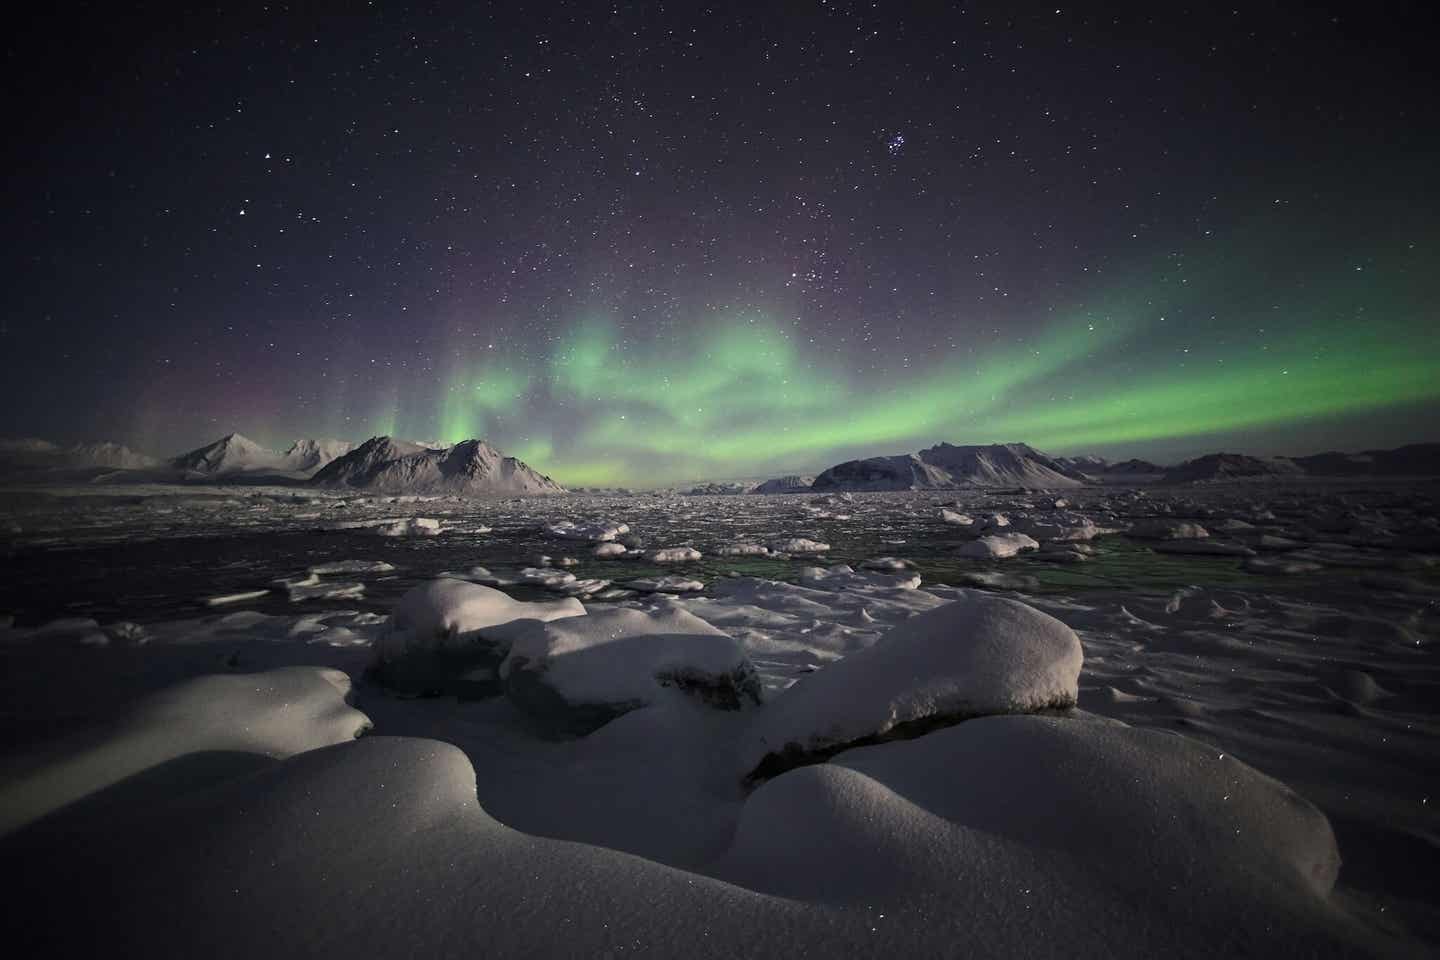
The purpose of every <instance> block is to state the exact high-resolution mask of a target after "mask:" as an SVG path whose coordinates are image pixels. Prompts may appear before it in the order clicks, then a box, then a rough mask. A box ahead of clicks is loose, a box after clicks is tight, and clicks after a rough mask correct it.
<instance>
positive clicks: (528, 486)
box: [313, 437, 565, 496]
mask: <svg viewBox="0 0 1440 960" xmlns="http://www.w3.org/2000/svg"><path fill="white" fill-rule="evenodd" d="M313 482H314V483H315V484H316V485H318V486H322V487H332V488H334V487H348V488H359V489H364V490H373V491H378V492H383V493H406V494H424V493H429V494H436V493H447V494H455V495H460V496H487V495H494V494H557V493H564V492H565V490H564V488H563V487H561V486H560V485H559V484H557V483H555V482H554V481H553V480H551V479H550V478H549V477H547V476H544V475H542V474H540V473H538V472H536V471H535V470H532V469H531V468H530V467H529V466H528V465H527V464H525V463H523V462H522V461H520V460H516V459H515V458H514V457H507V456H505V454H503V453H501V452H500V451H499V450H497V449H495V448H494V447H492V446H491V445H490V444H488V443H486V442H485V441H484V440H466V441H463V442H461V443H457V444H454V445H452V446H447V447H443V448H441V449H433V448H430V447H428V446H424V445H420V444H413V443H405V442H404V441H396V440H393V439H391V438H390V437H372V438H371V439H369V440H367V441H365V443H363V444H361V445H360V446H359V447H356V448H355V449H354V450H351V451H350V452H349V453H346V454H344V455H343V456H340V457H337V458H336V459H334V460H332V461H331V462H330V463H328V464H326V465H325V466H324V467H323V468H321V469H320V470H319V471H318V472H317V473H316V474H315V476H314V477H313Z"/></svg>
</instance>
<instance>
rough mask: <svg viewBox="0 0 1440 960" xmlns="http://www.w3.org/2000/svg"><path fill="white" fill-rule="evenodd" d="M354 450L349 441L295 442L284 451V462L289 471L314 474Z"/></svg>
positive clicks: (353, 445)
mask: <svg viewBox="0 0 1440 960" xmlns="http://www.w3.org/2000/svg"><path fill="white" fill-rule="evenodd" d="M354 449H355V444H353V443H351V442H350V441H349V440H296V441H295V442H294V443H292V444H291V445H290V449H289V450H286V451H285V454H284V460H285V463H286V465H287V466H288V468H289V469H291V470H298V471H301V472H302V473H314V472H315V471H316V470H319V469H320V468H321V467H323V466H325V465H326V464H327V463H329V462H330V461H331V460H334V459H336V458H337V457H343V456H345V454H347V453H349V452H350V451H351V450H354Z"/></svg>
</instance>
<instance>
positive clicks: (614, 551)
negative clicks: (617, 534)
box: [595, 543, 625, 560]
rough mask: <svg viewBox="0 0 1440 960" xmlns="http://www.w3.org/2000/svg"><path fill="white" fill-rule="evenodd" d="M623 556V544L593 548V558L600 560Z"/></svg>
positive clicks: (604, 544)
mask: <svg viewBox="0 0 1440 960" xmlns="http://www.w3.org/2000/svg"><path fill="white" fill-rule="evenodd" d="M624 555H625V545H624V544H623V543H602V544H600V545H599V546H598V547H596V548H595V556H596V557H598V558H600V559H602V560H605V559H609V558H611V557H621V556H624Z"/></svg>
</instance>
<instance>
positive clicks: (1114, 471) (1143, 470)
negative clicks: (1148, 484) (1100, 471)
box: [1105, 458, 1165, 477]
mask: <svg viewBox="0 0 1440 960" xmlns="http://www.w3.org/2000/svg"><path fill="white" fill-rule="evenodd" d="M1164 472H1165V468H1164V467H1162V466H1160V465H1159V464H1158V463H1151V462H1150V461H1149V460H1140V459H1135V458H1132V459H1130V460H1122V461H1120V462H1119V463H1111V464H1107V465H1106V467H1105V473H1106V474H1107V475H1109V476H1118V477H1125V476H1151V475H1154V476H1158V475H1160V474H1162V473H1164Z"/></svg>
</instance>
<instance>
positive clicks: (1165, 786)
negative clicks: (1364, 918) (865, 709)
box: [717, 716, 1340, 953]
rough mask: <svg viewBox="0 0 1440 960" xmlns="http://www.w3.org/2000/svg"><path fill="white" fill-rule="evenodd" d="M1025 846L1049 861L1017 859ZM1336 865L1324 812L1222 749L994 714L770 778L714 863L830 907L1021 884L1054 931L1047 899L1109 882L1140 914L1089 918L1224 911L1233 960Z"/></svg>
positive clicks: (1218, 915)
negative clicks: (1254, 931) (1241, 931)
mask: <svg viewBox="0 0 1440 960" xmlns="http://www.w3.org/2000/svg"><path fill="white" fill-rule="evenodd" d="M1121 825H1123V826H1121ZM921 837H923V838H924V840H923V841H918V840H917V838H921ZM1026 849H1028V850H1031V851H1034V852H1037V853H1039V852H1041V851H1043V856H1042V857H1041V858H1040V860H1038V861H1031V860H1028V859H1027V858H1025V857H1023V856H1017V854H1020V852H1021V851H1022V850H1026ZM887 854H888V855H887ZM1339 864H1340V858H1339V855H1338V852H1337V850H1336V846H1335V838H1334V835H1333V833H1332V831H1331V829H1330V825H1329V822H1328V821H1327V820H1326V818H1325V816H1324V815H1323V814H1322V813H1320V811H1318V810H1317V809H1316V808H1315V807H1314V806H1312V805H1311V804H1310V803H1309V802H1307V801H1306V800H1304V799H1302V798H1301V797H1300V796H1298V795H1297V794H1295V793H1294V792H1293V791H1291V790H1290V789H1289V788H1287V787H1286V786H1285V785H1284V784H1281V783H1279V782H1278V781H1276V780H1272V779H1271V778H1269V777H1267V776H1265V775H1263V774H1261V773H1259V772H1258V771H1256V770H1254V769H1252V768H1251V767H1248V766H1246V765H1245V764H1243V763H1241V762H1240V761H1239V760H1236V759H1235V758H1234V757H1232V756H1230V755H1228V754H1227V753H1225V752H1224V751H1222V750H1218V749H1216V748H1214V747H1211V746H1209V745H1208V744H1204V743H1201V742H1199V741H1196V740H1190V739H1187V738H1185V737H1181V736H1178V735H1175V734H1172V733H1169V732H1167V731H1159V730H1148V729H1136V728H1132V727H1128V726H1125V725H1123V724H1119V723H1114V722H1101V721H1094V720H1078V719H1076V720H1071V719H1061V718H1053V717H1032V716H1005V717H987V718H983V719H978V720H975V721H972V722H969V723H965V724H961V725H960V726H957V727H953V728H950V729H947V730H942V731H938V732H935V733H932V734H930V735H928V736H925V737H922V738H920V739H917V740H912V741H909V742H905V743H887V744H884V745H881V746H871V747H865V748H862V749H858V750H854V751H850V752H847V753H845V754H843V755H841V756H839V757H836V758H835V759H834V760H833V761H832V762H830V763H827V764H822V765H819V766H810V767H806V768H803V769H800V770H795V771H792V772H790V773H788V774H786V775H784V776H781V777H778V778H776V779H774V780H772V781H770V782H769V783H767V784H765V785H764V786H762V787H761V788H760V789H759V790H757V791H756V792H755V793H754V795H753V796H751V797H750V799H749V801H748V802H747V804H746V806H745V808H744V810H743V812H742V814H741V818H740V824H739V828H738V830H737V831H736V835H735V841H734V844H733V846H732V848H731V850H730V852H729V854H728V855H727V856H726V857H725V858H724V859H723V860H722V862H721V863H720V864H718V865H717V866H718V870H717V872H718V874H719V875H720V876H722V877H725V878H726V879H730V880H732V881H733V882H737V883H742V884H744V885H746V886H749V887H751V888H753V889H757V890H762V891H764V892H767V893H772V894H775V895H779V896H785V897H792V898H797V899H802V900H824V901H827V902H829V903H831V904H837V905H839V904H857V905H858V904H870V903H873V902H875V900H876V899H878V900H879V901H880V902H881V903H886V902H890V903H895V902H903V901H904V900H906V899H908V898H910V897H912V896H921V895H924V893H925V891H933V890H936V889H939V888H944V889H947V890H956V891H960V890H967V889H974V890H982V889H983V890H993V889H998V888H1007V889H1020V890H1024V892H1025V894H1027V895H1029V896H1027V897H1025V898H1024V899H1025V900H1026V901H1028V902H1027V909H1028V906H1029V902H1033V903H1034V904H1035V906H1036V907H1037V908H1039V907H1041V906H1042V905H1043V907H1044V909H1041V910H1037V912H1036V914H1035V919H1036V920H1037V921H1039V920H1040V918H1041V917H1044V918H1046V919H1045V920H1044V921H1043V922H1045V923H1047V924H1054V923H1055V922H1056V919H1057V918H1056V915H1055V913H1054V911H1055V910H1056V909H1059V904H1058V902H1057V901H1063V900H1068V899H1069V898H1070V896H1078V897H1081V898H1082V899H1087V900H1088V899H1089V898H1092V897H1095V896H1097V895H1099V892H1100V890H1102V889H1104V888H1109V889H1110V890H1111V891H1112V892H1111V894H1110V895H1113V896H1116V897H1118V898H1120V899H1122V900H1128V901H1131V903H1132V905H1133V907H1134V909H1135V911H1136V912H1135V913H1132V914H1129V915H1128V916H1129V917H1130V919H1129V920H1126V919H1122V918H1120V917H1118V916H1117V917H1116V918H1115V919H1114V921H1104V920H1097V922H1099V923H1102V924H1104V923H1108V922H1115V923H1117V924H1118V925H1119V926H1120V927H1122V928H1124V927H1125V926H1126V924H1127V923H1128V924H1131V925H1132V926H1131V927H1130V931H1131V935H1132V936H1133V935H1135V934H1136V933H1138V931H1139V930H1140V929H1142V928H1143V925H1142V927H1134V926H1133V924H1134V923H1135V918H1136V917H1139V916H1150V917H1156V918H1159V917H1163V918H1164V920H1163V924H1162V925H1163V926H1167V927H1168V926H1170V925H1172V924H1177V923H1178V924H1183V925H1187V926H1191V927H1193V928H1195V929H1197V930H1203V929H1204V928H1205V927H1206V925H1207V924H1206V921H1205V919H1204V918H1205V917H1207V916H1208V917H1210V918H1212V919H1211V922H1215V921H1219V926H1218V927H1216V928H1215V933H1214V936H1215V937H1217V938H1218V939H1216V940H1211V945H1212V947H1214V949H1216V950H1217V952H1219V953H1229V952H1232V950H1231V949H1226V948H1224V947H1221V946H1220V943H1221V942H1223V941H1225V940H1226V938H1227V937H1228V936H1229V935H1230V934H1231V933H1232V932H1233V929H1234V927H1233V925H1234V924H1241V925H1253V926H1254V927H1258V928H1262V929H1263V928H1265V927H1267V926H1269V925H1270V924H1271V923H1272V922H1275V921H1276V919H1277V917H1278V916H1288V917H1293V916H1295V914H1296V913H1297V912H1300V913H1302V914H1304V913H1308V914H1309V915H1310V916H1311V917H1313V916H1314V915H1315V914H1316V913H1319V912H1320V911H1322V910H1324V909H1325V907H1326V905H1325V901H1324V898H1325V897H1326V896H1327V895H1328V894H1329V893H1330V891H1331V889H1332V887H1333V885H1334V883H1335V879H1336V874H1337V872H1338V868H1339ZM1036 882H1038V884H1039V886H1038V887H1035V886H1032V884H1033V883H1036ZM1052 885H1055V886H1056V887H1059V888H1060V889H1069V890H1070V891H1071V894H1070V895H1069V896H1065V895H1061V896H1056V895H1055V894H1056V893H1057V892H1058V891H1057V890H1056V889H1054V887H1052ZM1102 896H1103V895H1102ZM1261 904H1272V905H1275V904H1284V907H1283V908H1282V909H1280V910H1277V911H1273V912H1272V911H1271V910H1267V909H1266V908H1264V907H1262V906H1260V905H1261ZM982 912H983V911H982ZM1079 912H1080V913H1082V914H1083V913H1085V912H1086V911H1085V910H1084V908H1080V910H1079ZM962 915H964V916H967V917H973V916H978V915H979V914H972V913H969V912H963V913H962ZM1029 916H1030V915H1029V914H1028V913H1027V917H1029ZM1027 922H1028V921H1027ZM1282 922H1283V921H1282ZM1312 922H1313V921H1312ZM1082 926H1085V927H1086V929H1089V927H1088V924H1082ZM1222 931H1223V932H1222ZM1075 933H1076V931H1074V930H1071V931H1069V932H1068V933H1067V942H1069V943H1071V945H1072V948H1073V943H1074V942H1073V941H1069V940H1068V937H1069V936H1073V935H1075ZM1147 935H1148V936H1155V933H1153V932H1147ZM1195 935H1196V934H1195V933H1193V932H1192V933H1191V934H1190V936H1192V937H1194V936H1195ZM1102 939H1103V938H1102ZM1126 942H1128V943H1131V944H1133V943H1134V942H1135V941H1134V940H1133V939H1129V938H1127V941H1126ZM1196 942H1197V943H1198V942H1199V941H1198V940H1197V941H1196ZM1232 946H1233V945H1232ZM1113 947H1114V943H1111V944H1109V945H1108V948H1107V949H1102V950H1101V952H1102V953H1104V952H1108V949H1113ZM1002 952H1004V951H1002ZM1019 952H1021V953H1024V952H1028V951H1023V950H1022V951H1019ZM1082 952H1083V951H1082ZM1240 952H1244V951H1240Z"/></svg>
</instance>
